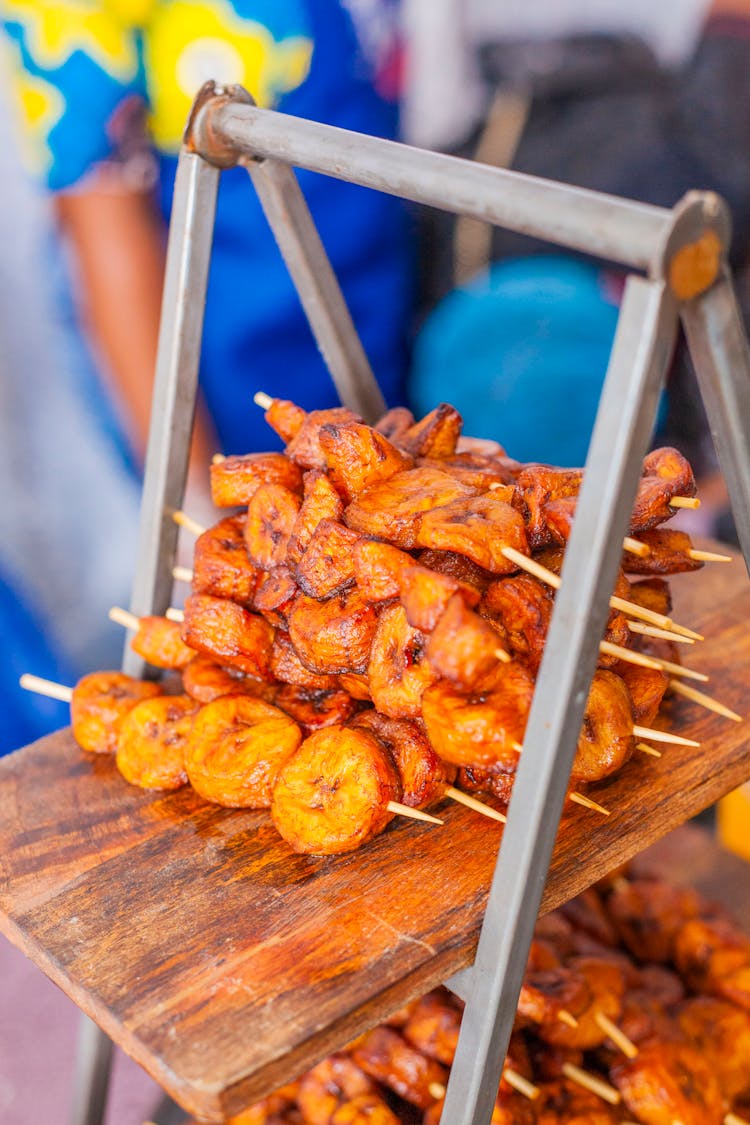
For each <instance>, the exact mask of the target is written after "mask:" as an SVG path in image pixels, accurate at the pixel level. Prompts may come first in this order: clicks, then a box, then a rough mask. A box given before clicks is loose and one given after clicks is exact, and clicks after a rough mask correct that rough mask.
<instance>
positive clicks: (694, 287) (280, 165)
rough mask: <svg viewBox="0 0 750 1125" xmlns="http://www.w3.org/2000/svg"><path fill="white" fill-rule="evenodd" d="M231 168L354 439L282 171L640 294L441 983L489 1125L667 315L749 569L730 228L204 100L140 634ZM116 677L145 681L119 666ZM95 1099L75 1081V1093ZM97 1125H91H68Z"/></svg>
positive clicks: (347, 330)
mask: <svg viewBox="0 0 750 1125" xmlns="http://www.w3.org/2000/svg"><path fill="white" fill-rule="evenodd" d="M237 164H241V165H243V166H244V167H246V168H247V170H248V171H249V173H250V176H251V178H252V180H253V183H254V185H255V187H256V190H257V191H258V194H259V196H260V198H261V202H262V205H263V208H264V211H265V213H266V216H267V218H268V221H269V223H270V225H271V227H272V229H273V231H274V234H275V235H276V238H277V240H278V242H279V246H280V249H281V252H282V254H283V256H284V259H285V261H286V263H287V265H288V267H289V270H290V273H291V276H292V278H293V280H294V282H295V284H296V286H297V288H298V291H299V293H300V297H301V299H302V302H303V305H304V307H305V311H306V313H307V315H308V319H309V320H310V323H311V327H312V329H313V332H314V334H315V337H316V339H317V341H318V344H319V347H320V348H321V351H322V353H323V355H324V357H325V359H326V361H327V362H328V364H329V366H330V368H331V371H332V374H333V376H334V380H335V382H336V385H337V387H338V388H339V391H340V393H341V396H342V401H344V402H345V404H346V405H350V406H353V408H354V409H359V412H360V413H362V414H363V415H364V416H365V417H367V418H370V419H372V418H374V417H375V416H376V414H377V413H378V412H379V410H380V409H381V405H382V399H381V398H380V392H379V390H378V388H377V385H376V383H375V380H374V376H373V374H372V371H371V370H370V367H369V364H368V362H367V359H366V357H365V354H364V351H363V349H362V346H361V342H360V341H359V339H358V337H357V334H356V330H355V329H354V326H353V324H352V322H351V317H350V316H349V313H348V310H347V309H346V305H345V302H344V298H343V296H342V294H341V291H340V289H339V287H338V283H337V281H336V279H335V276H334V274H333V271H332V270H331V266H330V262H329V261H328V258H327V256H326V254H325V251H324V249H323V247H322V244H321V243H320V239H319V236H318V235H317V232H316V231H315V228H314V224H313V222H312V219H311V216H310V213H309V211H308V209H307V205H306V203H305V201H304V198H303V196H302V193H301V191H300V189H299V185H298V183H297V180H296V177H295V176H294V173H293V171H292V168H291V166H297V167H300V168H306V169H309V170H311V171H315V172H321V173H324V174H327V175H330V176H333V177H335V178H338V179H341V180H347V181H350V182H352V183H357V184H361V185H363V186H367V187H371V188H375V189H378V190H380V191H384V192H387V193H389V194H391V195H396V196H401V197H402V198H405V199H410V200H412V201H415V202H419V203H425V204H428V205H430V206H434V207H438V208H441V209H443V210H449V211H454V212H457V213H460V214H464V215H467V216H470V217H474V218H477V219H480V220H482V221H484V222H490V223H494V224H496V225H500V226H504V227H507V228H508V229H511V230H515V231H519V232H521V233H524V234H529V235H532V236H535V237H537V238H541V239H545V240H548V241H550V242H554V243H556V244H558V245H561V246H565V247H568V248H569V249H572V250H577V251H582V252H584V253H586V254H589V255H593V256H596V257H601V258H606V259H609V260H612V261H616V262H619V263H621V264H623V265H625V266H628V267H630V268H632V269H637V270H645V271H648V273H649V275H650V279H649V280H647V279H643V278H638V277H633V276H631V277H630V278H629V280H628V282H627V285H626V291H625V298H624V301H623V306H622V310H621V314H620V320H619V324H618V329H617V334H616V339H615V344H614V348H613V352H612V356H611V359H610V364H609V368H608V373H607V377H606V383H605V388H604V391H603V394H602V399H601V402H600V406H599V411H598V414H597V421H596V425H595V429H594V434H593V437H592V442H591V447H590V453H589V457H588V459H587V465H586V473H585V478H584V483H583V486H582V489H581V494H580V498H579V503H578V510H577V515H576V518H575V520H574V524H573V529H572V533H571V537H570V541H569V544H568V548H567V551H566V556H565V563H564V566H563V570H562V584H561V587H560V590H559V592H558V594H557V597H556V601H555V610H554V613H553V617H552V621H551V625H550V631H549V636H548V639H547V644H546V648H545V654H544V659H543V661H542V665H541V668H540V672H539V677H538V681H537V687H538V690H537V691H536V692H535V697H534V703H533V707H532V710H531V715H530V718H529V723H528V727H527V734H526V740H525V746H524V751H523V754H522V755H521V761H520V765H519V769H518V774H517V778H516V783H515V786H514V791H513V797H512V800H511V803H510V806H509V812H508V823H507V826H506V829H505V832H504V835H503V840H502V847H501V850H500V854H499V858H498V862H497V866H496V869H495V875H494V878H493V883H492V887H491V890H490V896H489V901H488V905H487V910H486V913H485V918H484V923H483V926H482V931H481V935H480V940H479V947H478V951H477V957H476V961H475V964H474V966H473V967H472V968H470V969H467V970H464V972H462V973H460V974H458V975H457V977H455V978H453V980H452V981H450V982H448V983H449V986H450V985H452V986H453V987H454V988H455V989H456V990H457V991H458V992H459V993H460V994H461V995H462V996H463V997H464V998H465V999H466V1000H467V1005H466V1010H465V1013H464V1019H463V1024H462V1029H461V1034H460V1038H459V1043H458V1049H457V1053H456V1060H455V1063H454V1067H453V1070H452V1073H451V1078H450V1081H449V1084H448V1090H447V1095H446V1104H445V1110H444V1118H445V1119H446V1120H447V1121H449V1122H450V1125H488V1122H489V1121H490V1117H491V1114H492V1108H493V1105H494V1101H495V1097H496V1092H497V1088H498V1083H499V1079H500V1075H501V1070H502V1065H503V1060H504V1057H505V1053H506V1049H507V1043H508V1039H509V1037H510V1031H511V1027H512V1023H513V1018H514V1015H515V1010H516V1005H517V1000H518V994H519V991H520V986H521V981H522V977H523V972H524V968H525V964H526V959H527V955H528V949H529V945H530V941H531V936H532V932H533V927H534V923H535V920H536V917H537V912H538V909H539V903H540V901H541V895H542V891H543V887H544V882H545V880H546V876H547V871H548V868H549V861H550V857H551V854H552V849H553V846H554V841H555V837H556V834H557V828H558V824H559V820H560V816H561V812H562V807H563V802H564V800H565V795H566V791H567V787H568V782H569V776H570V770H571V765H572V761H573V757H574V754H575V749H576V744H577V740H578V735H579V732H580V726H581V721H582V716H583V712H584V709H585V704H586V699H587V696H588V692H589V688H590V684H591V680H592V678H593V674H594V670H595V667H596V662H597V651H598V642H599V639H600V638H601V635H602V633H603V631H604V627H605V623H606V618H607V613H608V599H609V594H610V592H611V589H612V586H613V584H614V577H615V573H616V569H617V565H618V560H619V558H620V555H621V543H622V536H623V533H624V531H625V529H626V525H627V520H628V514H629V512H630V510H631V508H632V501H633V497H634V495H635V491H636V487H637V481H638V477H639V475H640V471H641V459H642V457H643V454H644V453H645V451H646V448H647V445H648V441H649V437H650V435H651V432H652V428H653V421H654V417H655V412H656V404H657V400H658V394H659V390H660V388H661V385H662V383H663V380H664V378H665V374H666V370H667V366H668V363H669V358H670V355H671V350H672V347H673V344H674V339H675V334H676V330H677V325H678V317H679V316H680V315H682V318H683V323H684V325H685V329H686V331H687V334H688V339H689V342H690V345H691V348H692V349H693V351H694V353H695V356H696V359H697V361H698V364H697V366H698V376H699V379H700V382H701V390H702V393H703V395H704V398H705V400H706V406H707V409H708V411H709V415H710V419H711V425H712V430H713V432H714V436H715V440H716V442H717V448H718V450H719V455H720V457H721V459H722V467H723V468H724V472H725V474H726V476H727V481H728V484H729V487H730V494H731V498H732V503H733V506H734V507H735V511H736V513H737V518H738V527H739V530H740V535H741V538H742V544H743V548H744V552H745V557H746V561H748V562H750V446H749V444H748V435H747V433H746V431H745V429H744V426H743V423H745V424H746V422H747V420H748V418H750V353H749V352H748V347H747V342H746V340H745V339H744V336H743V333H742V328H741V324H740V321H739V317H738V313H737V307H736V302H735V299H734V294H733V291H732V288H731V283H730V282H729V279H728V275H727V274H726V273H725V272H723V270H724V269H725V267H724V265H723V263H724V259H725V256H726V246H727V245H728V222H727V213H726V208H725V207H724V205H723V204H722V203H721V201H720V200H718V199H717V197H716V196H714V195H711V194H710V193H691V194H690V195H689V196H686V197H685V199H684V200H682V201H681V202H680V204H678V205H677V206H676V207H675V208H674V209H673V210H672V211H667V210H663V209H661V208H657V207H651V206H647V205H645V204H641V203H636V202H633V201H630V200H622V199H617V198H614V197H612V196H606V195H602V194H599V193H596V192H590V191H584V190H582V189H579V188H573V187H569V186H567V185H564V184H557V183H552V182H550V181H544V180H539V179H536V178H534V177H530V176H523V175H520V174H518V173H513V172H507V171H501V170H498V169H494V168H487V167H483V166H481V165H475V164H472V163H468V162H466V161H463V160H458V159H456V158H452V157H446V156H442V155H440V154H435V153H430V152H425V151H421V150H418V149H413V148H408V147H407V146H404V145H401V144H396V143H394V142H389V141H383V140H378V139H376V138H372V137H365V136H360V135H359V134H355V133H350V132H347V131H345V130H341V129H335V128H332V127H330V126H324V125H319V124H317V123H314V122H310V121H302V120H299V119H295V118H289V117H286V116H285V115H282V114H278V113H274V112H272V111H270V110H261V109H258V108H257V107H255V106H254V105H253V104H251V100H250V99H249V97H248V95H247V94H246V93H245V91H243V90H241V89H240V88H237V87H230V88H228V89H224V88H222V87H217V86H215V85H214V84H213V83H208V84H207V85H206V86H205V87H204V89H203V90H202V91H201V93H200V94H199V95H198V98H197V99H196V101H195V103H194V106H193V110H192V112H191V116H190V120H189V122H188V127H187V130H186V135H185V145H184V146H183V152H182V155H181V157H180V166H179V170H178V177H177V182H176V185H175V202H174V210H173V219H172V228H171V231H170V241H169V253H168V264H167V277H166V282H165V292H164V303H163V309H162V330H161V336H160V346H159V359H158V364H157V379H156V386H155V392H154V407H153V420H152V426H151V434H150V439H149V452H148V459H147V468H146V481H145V487H144V501H143V512H142V520H141V535H140V543H139V563H138V569H137V573H136V580H135V585H134V591H133V599H132V609H133V612H134V613H136V614H144V613H149V612H163V610H164V609H165V608H166V606H167V604H168V601H169V596H170V592H171V573H170V572H171V566H172V562H173V557H174V550H175V545H176V538H177V532H176V528H175V526H174V524H173V522H172V520H171V515H172V512H173V510H174V509H175V508H176V507H178V506H179V504H180V502H181V499H182V493H183V489H184V483H185V477H186V470H187V459H188V450H189V438H190V427H191V422H192V416H193V410H194V405H195V398H196V393H197V375H198V359H199V351H200V337H201V328H202V316H203V303H204V298H205V290H206V279H207V273H208V264H209V258H210V245H211V232H212V229H213V218H214V208H215V202H216V190H217V182H218V175H219V170H220V169H221V168H228V167H233V166H235V165H237ZM683 252H684V253H683ZM712 256H713V257H715V259H716V260H715V263H713V258H712ZM678 259H679V262H678ZM707 260H708V262H709V265H708V266H707V265H706V262H707ZM712 263H713V264H712ZM673 265H678V266H679V268H675V269H674V270H673V268H672V267H673ZM678 281H679V285H682V286H684V288H683V290H682V291H680V289H679V286H678ZM688 298H690V299H688ZM124 666H125V667H126V669H127V670H129V671H131V672H133V673H135V674H144V673H145V670H144V668H143V665H142V663H141V662H139V661H137V660H135V659H134V658H133V656H132V654H131V653H130V652H129V650H126V657H125V664H124ZM100 1034H101V1033H100ZM100 1046H101V1044H100ZM104 1062H106V1060H104ZM88 1069H89V1070H91V1068H88ZM93 1069H94V1070H96V1067H94V1068H93ZM101 1069H102V1070H103V1069H106V1067H105V1066H104V1065H103V1066H102V1068H101ZM96 1079H97V1075H96V1074H95V1073H94V1074H93V1076H92V1074H91V1073H89V1075H88V1077H87V1079H86V1081H87V1083H88V1086H89V1089H90V1090H91V1089H93V1088H94V1087H95V1086H96ZM105 1086H106V1080H105ZM79 1100H80V1099H79ZM100 1122H101V1117H100V1116H96V1114H95V1113H94V1114H90V1115H89V1116H86V1117H79V1118H76V1120H75V1121H74V1125H100Z"/></svg>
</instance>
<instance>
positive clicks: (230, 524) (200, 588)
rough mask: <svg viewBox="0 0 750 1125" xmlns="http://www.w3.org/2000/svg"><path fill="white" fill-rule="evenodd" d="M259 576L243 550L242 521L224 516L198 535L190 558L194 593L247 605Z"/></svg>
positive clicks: (243, 528) (238, 518)
mask: <svg viewBox="0 0 750 1125" xmlns="http://www.w3.org/2000/svg"><path fill="white" fill-rule="evenodd" d="M259 577H260V572H259V570H258V568H257V567H255V566H253V564H252V563H251V562H250V559H249V558H248V555H247V547H246V546H245V517H244V516H227V517H226V519H223V520H220V521H219V522H218V523H217V524H216V525H215V526H214V527H210V528H209V529H208V531H204V532H203V534H202V535H199V536H198V538H197V540H196V543H195V554H194V556H193V593H194V594H210V595H211V596H212V597H214V598H229V599H230V600H231V601H233V602H238V603H239V604H240V605H245V606H246V605H249V604H250V602H251V601H252V599H253V595H254V594H255V588H256V586H257V584H258V579H259Z"/></svg>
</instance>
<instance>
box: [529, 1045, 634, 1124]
mask: <svg viewBox="0 0 750 1125" xmlns="http://www.w3.org/2000/svg"><path fill="white" fill-rule="evenodd" d="M566 1061H568V1062H573V1063H575V1064H576V1065H578V1066H580V1065H581V1063H582V1061H583V1060H582V1059H576V1058H575V1057H571V1058H566V1057H564V1056H563V1057H561V1058H560V1066H561V1065H562V1063H563V1062H566ZM540 1090H541V1093H540V1096H539V1115H538V1119H537V1120H538V1125H573V1123H575V1125H617V1123H618V1122H620V1121H622V1120H623V1117H622V1114H621V1113H620V1112H619V1110H618V1109H615V1108H612V1107H610V1106H608V1105H607V1104H606V1103H605V1102H603V1101H602V1099H601V1098H599V1097H598V1096H597V1095H596V1094H592V1093H590V1092H589V1091H588V1090H584V1089H583V1088H582V1087H581V1086H578V1085H577V1084H575V1083H573V1082H569V1081H568V1079H567V1078H564V1077H562V1076H561V1071H560V1070H559V1067H558V1073H557V1074H556V1075H555V1077H554V1078H552V1079H551V1080H550V1081H545V1082H543V1083H542V1084H541V1086H540Z"/></svg>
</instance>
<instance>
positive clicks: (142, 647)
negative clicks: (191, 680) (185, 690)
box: [130, 617, 195, 668]
mask: <svg viewBox="0 0 750 1125" xmlns="http://www.w3.org/2000/svg"><path fill="white" fill-rule="evenodd" d="M130 647H131V648H132V649H133V652H137V653H138V655H139V656H142V657H143V659H144V660H146V661H148V663H149V664H153V665H154V667H155V668H184V667H185V666H186V665H187V664H189V663H190V661H191V660H192V659H193V657H194V656H195V653H194V652H193V650H192V649H191V648H188V646H187V645H186V644H185V642H184V641H183V639H182V637H181V636H180V626H179V625H178V624H177V622H176V621H170V620H169V619H168V618H166V617H141V618H139V619H138V630H137V632H136V634H135V636H134V637H133V639H132V641H131V642H130Z"/></svg>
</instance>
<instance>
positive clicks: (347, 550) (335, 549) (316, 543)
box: [296, 520, 360, 598]
mask: <svg viewBox="0 0 750 1125" xmlns="http://www.w3.org/2000/svg"><path fill="white" fill-rule="evenodd" d="M359 541H360V536H359V535H358V534H357V532H356V531H351V530H350V529H349V528H348V527H345V526H344V525H343V524H342V523H338V522H337V521H336V520H321V522H320V523H319V524H318V526H317V528H316V529H315V532H314V534H313V536H312V538H311V540H310V542H309V544H308V545H307V549H306V550H305V552H304V554H303V555H302V558H301V559H300V561H299V563H298V564H297V571H296V574H297V581H298V583H299V585H300V588H301V589H302V590H304V592H305V593H306V594H309V596H310V597H311V598H328V597H330V596H331V594H339V593H341V591H342V590H345V589H346V588H347V586H352V585H353V584H354V574H355V570H354V548H355V546H356V545H357V543H359Z"/></svg>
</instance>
